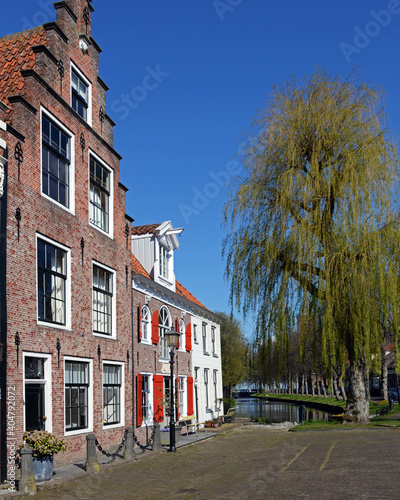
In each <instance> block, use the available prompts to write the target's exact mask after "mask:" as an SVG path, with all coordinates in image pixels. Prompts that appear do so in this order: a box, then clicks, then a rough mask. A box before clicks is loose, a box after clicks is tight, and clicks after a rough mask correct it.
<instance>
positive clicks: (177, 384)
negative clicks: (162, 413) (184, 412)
mask: <svg viewBox="0 0 400 500" xmlns="http://www.w3.org/2000/svg"><path fill="white" fill-rule="evenodd" d="M175 401H177V403H176V421H178V420H179V416H180V414H181V413H180V411H179V403H180V401H179V377H176V394H175Z"/></svg>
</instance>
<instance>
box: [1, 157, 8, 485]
mask: <svg viewBox="0 0 400 500" xmlns="http://www.w3.org/2000/svg"><path fill="white" fill-rule="evenodd" d="M4 160H5V161H4ZM7 160H8V150H7V148H6V149H5V150H4V158H1V159H0V164H1V166H0V168H2V167H3V168H4V181H3V186H2V187H3V189H2V191H3V194H2V195H0V342H1V343H2V344H3V346H4V347H3V361H1V362H0V394H1V399H0V402H1V403H0V415H1V424H0V436H1V438H0V449H1V452H0V453H1V454H0V464H1V465H0V476H1V482H3V481H6V480H7V284H6V280H7V276H6V271H7V267H6V256H7V253H6V251H7V173H8V161H7ZM0 182H1V181H0Z"/></svg>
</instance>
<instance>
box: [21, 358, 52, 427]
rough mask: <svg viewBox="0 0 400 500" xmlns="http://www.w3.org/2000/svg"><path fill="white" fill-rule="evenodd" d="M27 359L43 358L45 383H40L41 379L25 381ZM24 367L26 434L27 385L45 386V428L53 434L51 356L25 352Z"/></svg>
mask: <svg viewBox="0 0 400 500" xmlns="http://www.w3.org/2000/svg"><path fill="white" fill-rule="evenodd" d="M25 358H42V359H44V360H45V361H44V363H43V368H44V374H43V375H44V377H43V382H40V380H41V379H39V380H37V379H28V380H29V382H28V380H26V379H25ZM22 366H23V401H24V414H23V418H24V422H23V426H24V432H25V431H26V428H25V424H26V401H25V384H26V383H28V384H40V383H42V384H43V385H44V411H45V415H44V416H45V417H46V421H45V425H44V428H45V430H46V431H48V432H53V398H52V396H53V393H52V381H51V373H52V370H51V354H45V353H42V352H28V351H23V353H22Z"/></svg>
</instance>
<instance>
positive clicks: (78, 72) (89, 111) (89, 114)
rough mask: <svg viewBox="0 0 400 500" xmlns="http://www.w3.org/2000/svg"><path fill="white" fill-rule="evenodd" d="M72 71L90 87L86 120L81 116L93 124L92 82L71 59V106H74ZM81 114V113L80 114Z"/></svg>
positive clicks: (89, 123)
mask: <svg viewBox="0 0 400 500" xmlns="http://www.w3.org/2000/svg"><path fill="white" fill-rule="evenodd" d="M72 72H74V73H76V75H77V76H78V77H79V78H80V79H81V80H82V82H83V83H84V84H85V85H86V87H87V89H88V93H87V96H88V102H87V105H88V107H87V111H86V120H85V119H84V118H83V117H82V116H81V118H82V120H85V121H86V123H87V124H88V125H90V126H92V84H91V83H90V81H89V80H88V79H87V78H86V76H85V75H84V74H83V73H82V71H81V70H80V69H79V68H78V67H77V66H76V64H74V63H73V62H72V61H71V67H70V92H71V107H72ZM79 116H80V115H79Z"/></svg>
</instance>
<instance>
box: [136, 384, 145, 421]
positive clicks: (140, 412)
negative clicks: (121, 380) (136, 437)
mask: <svg viewBox="0 0 400 500" xmlns="http://www.w3.org/2000/svg"><path fill="white" fill-rule="evenodd" d="M142 393H143V375H140V374H139V375H137V376H136V422H137V426H138V427H140V426H141V425H142V422H143V410H142V397H143V394H142Z"/></svg>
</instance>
